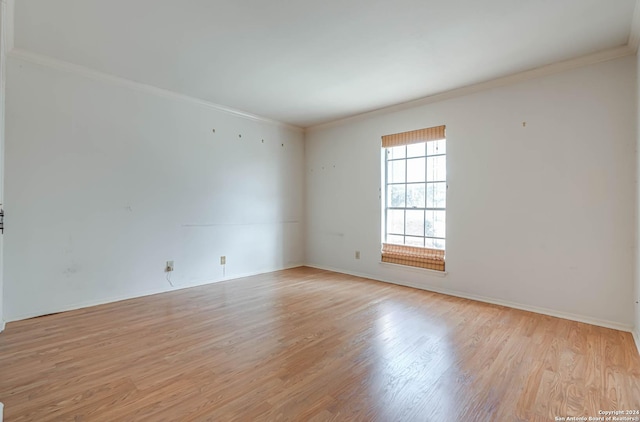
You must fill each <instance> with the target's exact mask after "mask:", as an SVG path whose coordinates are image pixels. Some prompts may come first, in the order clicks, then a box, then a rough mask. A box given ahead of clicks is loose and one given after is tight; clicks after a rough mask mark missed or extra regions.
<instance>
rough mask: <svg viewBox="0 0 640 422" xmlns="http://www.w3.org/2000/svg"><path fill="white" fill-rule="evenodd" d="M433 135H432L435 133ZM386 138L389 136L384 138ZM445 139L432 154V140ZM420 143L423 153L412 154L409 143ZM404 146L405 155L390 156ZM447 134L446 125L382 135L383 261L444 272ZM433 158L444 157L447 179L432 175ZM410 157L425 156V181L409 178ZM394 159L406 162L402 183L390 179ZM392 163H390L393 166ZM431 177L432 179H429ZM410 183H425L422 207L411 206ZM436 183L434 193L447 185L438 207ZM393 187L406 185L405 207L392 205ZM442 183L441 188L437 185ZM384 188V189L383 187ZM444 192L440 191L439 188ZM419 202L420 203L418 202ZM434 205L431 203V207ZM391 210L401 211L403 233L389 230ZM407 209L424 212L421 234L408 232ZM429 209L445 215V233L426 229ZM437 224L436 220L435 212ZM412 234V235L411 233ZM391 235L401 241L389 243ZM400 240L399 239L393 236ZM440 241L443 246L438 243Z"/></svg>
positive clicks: (445, 170) (444, 228)
mask: <svg viewBox="0 0 640 422" xmlns="http://www.w3.org/2000/svg"><path fill="white" fill-rule="evenodd" d="M434 133H435V135H433V136H432V134H434ZM385 138H387V139H385ZM437 141H444V146H445V148H444V151H445V152H444V153H433V154H430V153H429V143H430V142H437ZM414 144H415V145H419V144H420V145H421V146H422V148H423V151H422V153H421V155H412V156H410V155H409V148H408V147H409V145H414ZM399 146H402V147H404V154H402V156H401V157H399V158H393V157H391V155H390V154H391V151H392V149H393V148H396V147H399ZM447 155H448V154H447V137H446V134H445V126H439V127H434V128H427V129H421V130H417V131H411V132H403V133H399V134H395V135H387V136H383V137H382V155H381V166H382V169H381V170H382V172H381V173H382V174H381V175H382V177H381V179H382V180H381V187H380V190H381V195H380V200H381V207H382V209H381V213H380V215H381V220H382V224H381V240H382V242H381V243H382V251H381V252H382V262H387V263H393V264H400V265H407V266H411V267H421V268H426V269H431V270H436V271H438V272H443V273H444V271H445V265H444V264H445V253H446V243H447V242H446V240H447V224H446V220H447V218H446V216H447V215H446V212H447V199H448V180H447V179H448V173H447V168H448V165H447V164H448V163H447V161H448V160H447ZM432 157H444V178H442V177H436V176H435V175H434V173H432V175H434V176H433V177H430V176H429V172H430V171H432V172H433V171H434V167H433V166H434V165H435V163H433V161H434V160H436V159H437V158H434V159H432V160H429V159H430V158H432ZM411 159H423V160H424V173H425V174H424V180H422V181H417V182H414V181H410V180H411V179H410V178H409V160H411ZM430 161H431V162H432V165H431V166H429V162H430ZM393 162H404V178H403V179H402V182H395V181H393V182H392V181H391V179H392V177H391V175H390V170H391V165H392V163H393ZM390 164H391V165H390ZM430 178H431V179H432V180H429V179H430ZM411 185H419V186H420V185H421V186H424V202H423V203H422V204H421V205H422V206H409V203H410V201H409V195H410V192H409V187H410V186H411ZM430 185H431V186H433V188H432V189H433V190H432V192H434V194H435V192H436V191H437V190H438V189H442V186H444V206H437V203H436V202H435V196H432V201H431V204H430V203H429V200H428V191H429V189H428V187H429V186H430ZM393 186H403V190H404V196H405V197H404V201H403V202H402V203H403V206H401V207H398V206H391V205H390V200H391V192H392V189H393ZM438 186H440V188H438ZM383 189H384V192H382V190H383ZM440 192H441V191H440ZM418 205H420V204H418ZM429 205H431V206H429ZM390 211H401V212H402V214H403V215H402V217H403V219H402V221H403V227H402V233H396V232H394V231H392V230H390V229H389V227H388V224H387V223H388V221H389V214H390ZM408 211H421V212H422V220H423V223H422V235H417V234H415V233H411V232H408V230H407V213H408ZM429 212H438V213H443V214H444V226H443V227H442V229H443V233H438V230H436V229H435V228H434V229H433V230H432V231H431V235H429V233H428V232H427V230H428V226H427V224H426V222H427V221H429V220H428V219H427V213H429ZM433 221H434V226H435V225H436V224H435V222H436V221H437V219H436V218H435V215H434V220H433ZM408 233H409V234H408ZM390 236H398V237H402V242H403V243H402V244H398V243H389V242H392V240H390V239H389V237H390ZM408 238H413V239H421V241H422V242H421V243H422V245H421V246H419V245H416V244H413V245H412V244H407V239H408ZM394 240H395V241H397V238H396V239H394ZM439 242H441V245H442V246H440V245H439V244H438V243H439Z"/></svg>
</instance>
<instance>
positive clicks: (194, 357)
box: [0, 268, 640, 422]
mask: <svg viewBox="0 0 640 422" xmlns="http://www.w3.org/2000/svg"><path fill="white" fill-rule="evenodd" d="M0 401H2V402H4V403H5V421H8V422H12V421H16V422H17V421H39V422H40V421H67V420H70V421H71V420H73V421H110V422H113V421H154V422H155V421H200V420H212V421H231V420H237V421H254V420H268V421H272V420H292V421H326V420H336V421H354V420H362V421H465V422H467V421H496V422H501V421H553V420H555V417H556V416H558V417H563V416H586V417H588V416H598V411H599V410H616V409H622V410H634V409H640V356H639V355H638V353H637V351H636V349H635V346H634V344H633V339H632V337H631V335H630V334H629V333H624V332H620V331H615V330H610V329H605V328H600V327H595V326H591V325H587V324H581V323H576V322H571V321H567V320H562V319H556V318H551V317H547V316H542V315H538V314H533V313H528V312H523V311H518V310H513V309H509V308H504V307H500V306H494V305H487V304H482V303H478V302H473V301H470V300H465V299H458V298H453V297H448V296H443V295H438V294H434V293H429V292H425V291H420V290H414V289H410V288H405V287H400V286H395V285H390V284H384V283H379V282H374V281H370V280H366V279H362V278H357V277H351V276H346V275H342V274H336V273H332V272H327V271H321V270H316V269H311V268H297V269H293V270H286V271H280V272H276V273H271V274H266V275H261V276H256V277H250V278H245V279H241V280H235V281H229V282H223V283H217V284H212V285H208V286H202V287H195V288H191V289H185V290H181V291H176V292H171V293H165V294H160V295H155V296H150V297H145V298H139V299H132V300H127V301H123V302H118V303H112V304H108V305H103V306H97V307H93V308H87V309H83V310H78V311H72V312H66V313H62V314H57V315H50V316H46V317H41V318H35V319H31V320H26V321H19V322H14V323H10V324H8V325H7V328H6V331H5V332H4V333H2V334H0Z"/></svg>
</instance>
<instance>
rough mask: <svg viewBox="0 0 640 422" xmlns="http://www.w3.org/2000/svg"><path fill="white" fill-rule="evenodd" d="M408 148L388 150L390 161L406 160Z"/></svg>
mask: <svg viewBox="0 0 640 422" xmlns="http://www.w3.org/2000/svg"><path fill="white" fill-rule="evenodd" d="M406 149H407V148H406V147H405V146H404V145H402V146H400V147H393V148H387V157H389V159H390V160H395V159H396V158H405V157H406Z"/></svg>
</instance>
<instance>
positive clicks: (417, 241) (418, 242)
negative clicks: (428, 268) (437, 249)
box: [404, 236, 424, 248]
mask: <svg viewBox="0 0 640 422" xmlns="http://www.w3.org/2000/svg"><path fill="white" fill-rule="evenodd" d="M404 243H405V245H408V246H419V247H421V248H423V247H424V237H411V236H407V237H406V238H405V242H404Z"/></svg>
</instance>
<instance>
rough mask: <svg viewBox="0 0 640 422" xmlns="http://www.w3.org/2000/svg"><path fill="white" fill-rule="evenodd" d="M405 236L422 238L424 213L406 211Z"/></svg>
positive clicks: (420, 211)
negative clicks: (410, 235)
mask: <svg viewBox="0 0 640 422" xmlns="http://www.w3.org/2000/svg"><path fill="white" fill-rule="evenodd" d="M405 234H412V235H414V236H424V211H422V210H407V225H406V231H405Z"/></svg>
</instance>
